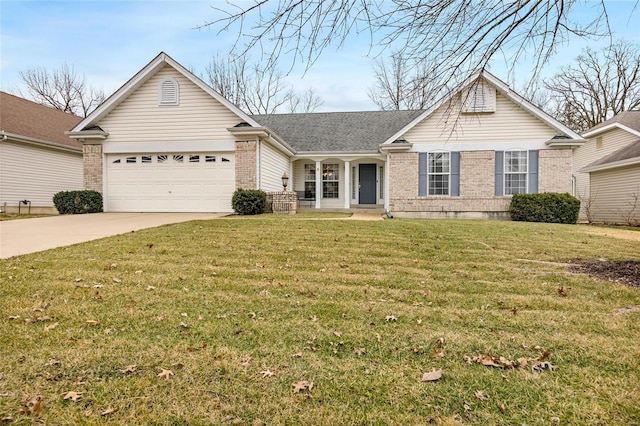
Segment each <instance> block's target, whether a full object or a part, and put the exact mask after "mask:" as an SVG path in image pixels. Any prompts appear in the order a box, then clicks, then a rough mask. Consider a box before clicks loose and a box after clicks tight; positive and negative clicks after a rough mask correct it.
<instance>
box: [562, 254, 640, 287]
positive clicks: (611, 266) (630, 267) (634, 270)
mask: <svg viewBox="0 0 640 426" xmlns="http://www.w3.org/2000/svg"><path fill="white" fill-rule="evenodd" d="M569 270H570V271H571V272H579V273H583V274H589V275H592V276H594V277H597V278H599V279H601V280H604V281H611V282H614V283H620V284H625V285H628V286H630V287H637V288H640V261H638V260H623V261H617V262H609V261H600V260H593V261H575V262H574V263H572V264H571V266H569Z"/></svg>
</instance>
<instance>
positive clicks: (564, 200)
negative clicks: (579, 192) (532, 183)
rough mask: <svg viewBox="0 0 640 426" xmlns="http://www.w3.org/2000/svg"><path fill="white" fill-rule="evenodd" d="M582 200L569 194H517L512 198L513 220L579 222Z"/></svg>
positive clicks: (511, 212)
mask: <svg viewBox="0 0 640 426" xmlns="http://www.w3.org/2000/svg"><path fill="white" fill-rule="evenodd" d="M579 213H580V200H578V199H577V198H576V197H573V196H571V195H569V194H559V193H557V192H544V193H542V194H515V195H514V196H513V198H512V199H511V205H510V206H509V214H510V215H511V220H517V221H523V222H546V223H569V224H573V223H577V222H578V214H579Z"/></svg>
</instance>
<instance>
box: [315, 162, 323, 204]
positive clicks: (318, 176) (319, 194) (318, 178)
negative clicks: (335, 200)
mask: <svg viewBox="0 0 640 426" xmlns="http://www.w3.org/2000/svg"><path fill="white" fill-rule="evenodd" d="M320 197H322V161H316V209H319V208H320Z"/></svg>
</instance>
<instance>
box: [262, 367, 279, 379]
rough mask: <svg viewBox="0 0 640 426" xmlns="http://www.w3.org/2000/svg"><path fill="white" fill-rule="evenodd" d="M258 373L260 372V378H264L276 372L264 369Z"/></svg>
mask: <svg viewBox="0 0 640 426" xmlns="http://www.w3.org/2000/svg"><path fill="white" fill-rule="evenodd" d="M260 374H262V378H263V379H264V378H266V377H273V376H275V374H276V373H274V372H273V371H271V370H269V369H266V370H263V371H261V372H260Z"/></svg>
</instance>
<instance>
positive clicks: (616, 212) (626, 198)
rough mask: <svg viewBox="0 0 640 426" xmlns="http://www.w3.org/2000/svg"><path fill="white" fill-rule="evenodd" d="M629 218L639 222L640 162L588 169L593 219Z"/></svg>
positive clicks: (620, 220)
mask: <svg viewBox="0 0 640 426" xmlns="http://www.w3.org/2000/svg"><path fill="white" fill-rule="evenodd" d="M634 194H636V195H637V196H638V199H637V206H636V208H635V210H634V212H633V215H632V218H633V220H635V221H636V223H640V165H634V166H630V167H621V168H619V169H612V170H603V171H600V172H592V173H591V197H592V206H591V207H592V212H593V220H594V221H595V222H607V223H620V224H627V222H628V216H629V212H630V211H631V209H632V208H633V203H634V202H636V200H635V195H634Z"/></svg>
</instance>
